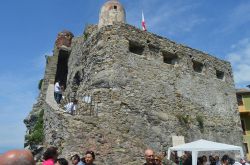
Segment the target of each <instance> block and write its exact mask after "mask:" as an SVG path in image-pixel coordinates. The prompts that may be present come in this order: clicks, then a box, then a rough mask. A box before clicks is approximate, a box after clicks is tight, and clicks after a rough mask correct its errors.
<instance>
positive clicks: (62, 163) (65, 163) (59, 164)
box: [55, 158, 69, 165]
mask: <svg viewBox="0 0 250 165" xmlns="http://www.w3.org/2000/svg"><path fill="white" fill-rule="evenodd" d="M68 164H69V163H68V161H67V160H66V159H64V158H59V159H57V160H56V163H55V165H68Z"/></svg>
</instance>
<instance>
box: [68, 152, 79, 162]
mask: <svg viewBox="0 0 250 165" xmlns="http://www.w3.org/2000/svg"><path fill="white" fill-rule="evenodd" d="M70 160H77V161H78V162H80V160H81V159H80V156H79V155H77V154H75V155H73V156H72V157H71V158H70Z"/></svg>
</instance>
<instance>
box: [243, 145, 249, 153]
mask: <svg viewBox="0 0 250 165" xmlns="http://www.w3.org/2000/svg"><path fill="white" fill-rule="evenodd" d="M243 144H244V147H245V149H246V153H249V151H248V145H247V143H243Z"/></svg>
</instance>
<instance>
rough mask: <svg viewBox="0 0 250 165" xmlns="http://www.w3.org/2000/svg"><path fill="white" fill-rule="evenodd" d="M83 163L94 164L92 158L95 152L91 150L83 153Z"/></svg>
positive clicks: (93, 158)
mask: <svg viewBox="0 0 250 165" xmlns="http://www.w3.org/2000/svg"><path fill="white" fill-rule="evenodd" d="M84 157H85V164H86V165H95V164H94V160H95V153H94V152H93V151H87V152H86V153H85V156H84Z"/></svg>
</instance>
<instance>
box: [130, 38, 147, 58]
mask: <svg viewBox="0 0 250 165" xmlns="http://www.w3.org/2000/svg"><path fill="white" fill-rule="evenodd" d="M129 51H130V52H132V53H135V54H138V55H142V54H143V52H144V46H143V45H141V44H139V43H137V42H134V41H129Z"/></svg>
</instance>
